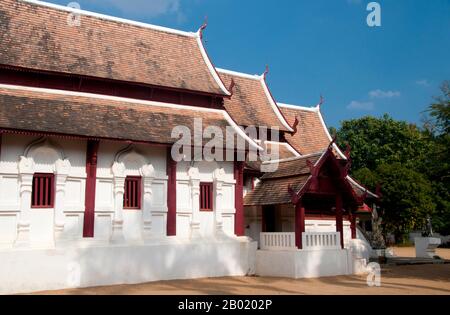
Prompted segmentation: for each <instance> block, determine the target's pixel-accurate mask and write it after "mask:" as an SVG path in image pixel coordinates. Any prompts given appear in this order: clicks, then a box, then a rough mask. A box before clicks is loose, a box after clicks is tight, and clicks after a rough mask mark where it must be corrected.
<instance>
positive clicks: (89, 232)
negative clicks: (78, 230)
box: [83, 140, 99, 237]
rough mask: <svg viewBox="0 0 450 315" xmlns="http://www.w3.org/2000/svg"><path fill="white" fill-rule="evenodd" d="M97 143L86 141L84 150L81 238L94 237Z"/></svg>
mask: <svg viewBox="0 0 450 315" xmlns="http://www.w3.org/2000/svg"><path fill="white" fill-rule="evenodd" d="M98 147H99V141H96V140H88V142H87V150H86V174H87V177H86V193H85V200H84V206H85V210H84V224H83V237H94V221H95V188H96V182H97V155H98Z"/></svg>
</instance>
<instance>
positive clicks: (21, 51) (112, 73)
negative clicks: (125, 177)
mask: <svg viewBox="0 0 450 315" xmlns="http://www.w3.org/2000/svg"><path fill="white" fill-rule="evenodd" d="M68 15H69V13H68V12H66V11H63V10H59V9H54V8H49V7H46V6H42V5H37V4H31V3H26V2H23V1H18V0H2V1H0V64H3V65H10V66H16V67H23V68H30V69H36V70H45V71H54V72H62V73H68V74H77V75H85V76H90V77H98V78H106V79H113V80H120V81H127V82H135V83H143V84H149V85H153V86H161V87H168V88H177V89H183V90H190V91H199V92H205V93H210V94H216V95H226V94H227V92H226V91H223V89H221V87H220V84H219V82H220V81H218V75H217V73H215V70H214V74H213V72H212V71H211V70H210V68H208V64H207V62H206V61H205V59H204V58H203V55H202V53H201V49H200V47H199V44H198V41H197V38H196V37H194V36H187V35H183V34H181V35H180V34H177V33H169V32H165V31H161V30H156V29H151V28H149V27H140V26H136V25H132V24H127V23H122V22H118V21H112V20H107V19H101V18H98V17H93V16H88V15H82V16H81V25H80V26H78V27H73V26H69V25H68V23H67V19H68ZM214 75H216V76H217V79H215V78H214Z"/></svg>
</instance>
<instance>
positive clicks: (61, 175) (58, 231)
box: [54, 160, 70, 241]
mask: <svg viewBox="0 0 450 315" xmlns="http://www.w3.org/2000/svg"><path fill="white" fill-rule="evenodd" d="M69 172H70V162H69V160H58V161H56V176H55V182H56V183H55V188H56V189H55V204H54V207H55V228H54V233H55V241H56V240H59V239H61V237H62V234H63V232H64V221H65V215H64V200H65V194H66V181H67V177H68V176H69Z"/></svg>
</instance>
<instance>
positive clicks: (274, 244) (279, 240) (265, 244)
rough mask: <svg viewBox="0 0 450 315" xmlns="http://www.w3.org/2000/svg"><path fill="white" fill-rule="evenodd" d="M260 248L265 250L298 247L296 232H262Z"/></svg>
mask: <svg viewBox="0 0 450 315" xmlns="http://www.w3.org/2000/svg"><path fill="white" fill-rule="evenodd" d="M260 248H261V249H265V250H286V249H296V247H295V233H293V232H292V233H261V234H260Z"/></svg>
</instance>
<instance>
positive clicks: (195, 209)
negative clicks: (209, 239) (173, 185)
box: [188, 167, 201, 238]
mask: <svg viewBox="0 0 450 315" xmlns="http://www.w3.org/2000/svg"><path fill="white" fill-rule="evenodd" d="M188 176H189V186H190V190H191V202H192V204H191V207H192V217H191V238H198V237H200V236H201V235H200V218H199V216H200V199H199V198H200V172H199V170H198V168H197V167H191V168H189V170H188Z"/></svg>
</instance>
